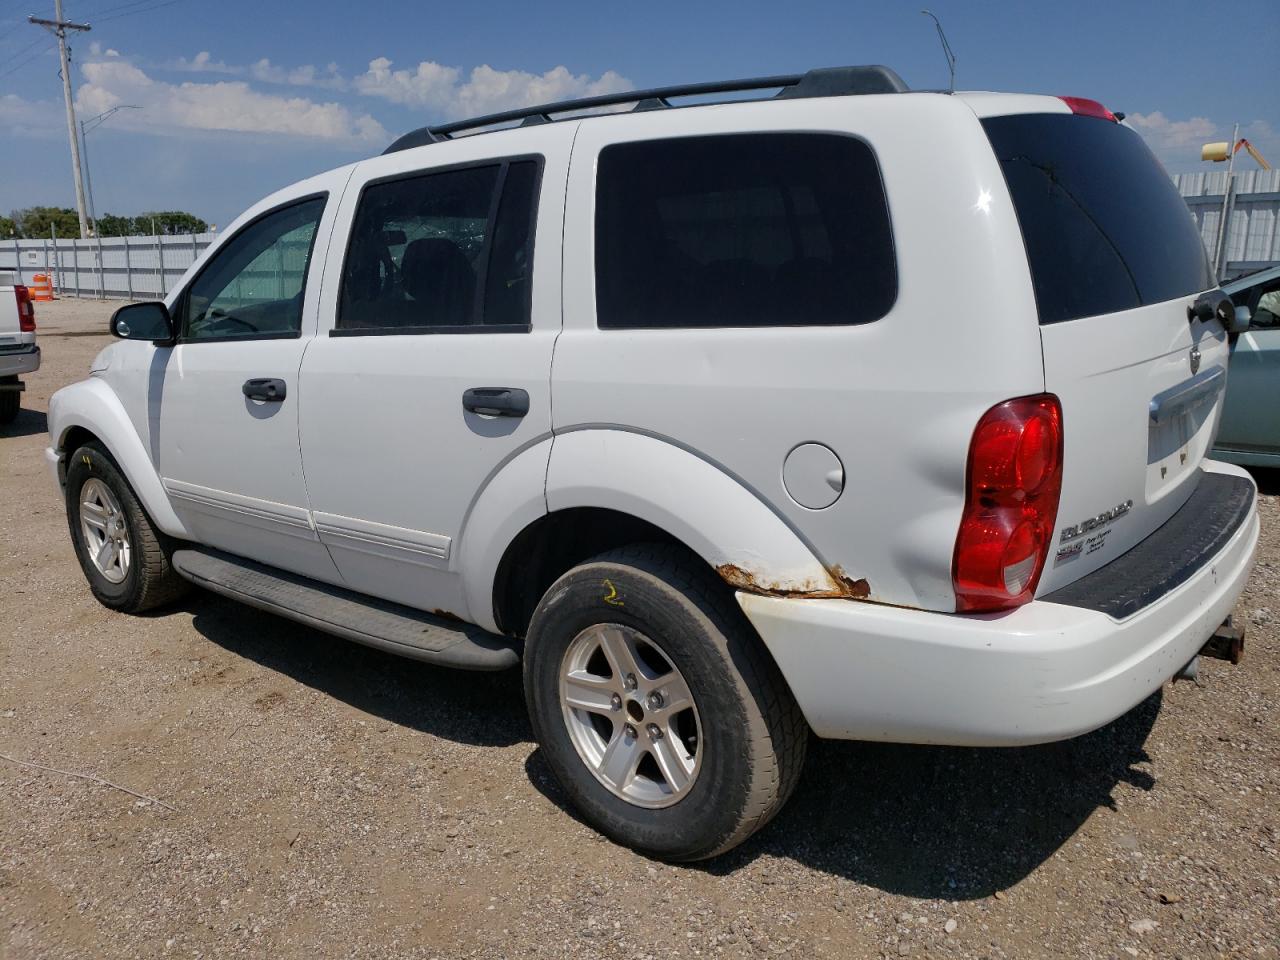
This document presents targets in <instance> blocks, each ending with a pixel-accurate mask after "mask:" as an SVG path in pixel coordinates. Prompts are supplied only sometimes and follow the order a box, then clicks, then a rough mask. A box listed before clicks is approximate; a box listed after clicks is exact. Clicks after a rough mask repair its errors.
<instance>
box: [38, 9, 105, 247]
mask: <svg viewBox="0 0 1280 960" xmlns="http://www.w3.org/2000/svg"><path fill="white" fill-rule="evenodd" d="M27 20H28V21H30V22H31V23H34V24H35V25H36V26H38V27H44V28H45V29H46V30H48V31H49V32H50V33H52V34H53V35H54V36H55V37H57V38H58V55H59V57H60V58H61V59H62V96H63V99H65V100H66V102H67V137H68V139H70V140H71V169H72V171H73V172H74V173H75V176H76V212H77V213H79V214H80V236H81V238H85V237H87V236H89V221H88V218H87V217H86V216H85V202H84V177H83V175H82V173H81V169H80V138H79V136H77V133H76V108H75V106H74V104H73V103H72V97H71V57H70V55H69V54H68V53H67V31H68V30H79V31H87V30H89V29H90V27H89V25H88V24H87V23H69V22H67V21H66V20H63V19H62V0H53V19H52V20H44V19H41V18H40V17H27Z"/></svg>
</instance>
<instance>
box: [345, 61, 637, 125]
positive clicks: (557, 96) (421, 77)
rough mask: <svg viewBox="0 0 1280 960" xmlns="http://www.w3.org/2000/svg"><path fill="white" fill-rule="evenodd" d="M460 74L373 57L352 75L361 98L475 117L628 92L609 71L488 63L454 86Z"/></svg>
mask: <svg viewBox="0 0 1280 960" xmlns="http://www.w3.org/2000/svg"><path fill="white" fill-rule="evenodd" d="M461 76H462V72H461V71H460V70H459V69H458V68H457V67H446V66H443V65H442V64H439V63H435V62H433V61H430V60H424V61H422V62H421V63H419V64H418V65H417V67H416V68H414V69H412V70H407V69H405V70H392V69H391V61H390V60H388V59H387V58H386V57H378V58H377V59H376V60H371V61H369V69H368V70H366V71H365V72H364V73H362V74H360V75H359V76H357V77H356V78H355V79H354V81H353V85H354V87H355V89H356V90H357V91H359V92H360V93H363V94H365V95H366V96H372V97H381V98H383V99H385V100H390V101H391V102H392V103H401V104H405V105H406V106H413V107H424V108H428V109H432V110H437V111H439V112H441V113H443V114H445V115H447V116H451V117H459V116H479V115H481V114H487V113H496V112H498V111H501V110H509V109H514V108H516V107H527V106H532V105H534V104H538V103H547V102H550V101H553V100H565V99H568V98H572V97H590V96H596V95H599V94H605V93H620V92H622V91H625V90H630V89H631V87H632V84H631V82H630V81H629V80H627V79H626V78H625V77H622V76H619V75H618V74H617V73H615V72H614V71H612V70H608V71H606V72H605V73H603V74H601V75H600V76H599V77H598V78H595V79H593V78H592V77H590V76H589V75H588V74H573V73H570V72H569V70H568V69H567V68H565V67H562V66H561V67H554V68H553V69H551V70H548V71H547V72H546V73H543V74H533V73H526V72H524V71H523V70H495V69H493V67H490V66H489V65H488V64H485V65H482V66H479V67H476V68H475V69H473V70H472V71H471V75H470V76H469V77H468V78H467V79H466V80H465V81H463V82H459V81H460V79H461Z"/></svg>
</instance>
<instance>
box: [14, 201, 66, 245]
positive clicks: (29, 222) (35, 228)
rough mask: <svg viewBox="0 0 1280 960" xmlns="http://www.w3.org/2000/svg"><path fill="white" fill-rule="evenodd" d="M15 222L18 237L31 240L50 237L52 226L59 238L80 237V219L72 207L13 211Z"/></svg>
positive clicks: (30, 208)
mask: <svg viewBox="0 0 1280 960" xmlns="http://www.w3.org/2000/svg"><path fill="white" fill-rule="evenodd" d="M13 220H14V222H15V223H16V224H17V227H18V236H20V237H24V238H26V239H29V240H30V239H40V240H43V239H44V238H46V237H48V236H49V227H50V225H52V226H53V227H54V229H56V230H57V231H58V236H59V237H64V238H65V237H79V236H80V218H79V217H77V216H76V212H75V210H73V209H71V208H70V207H27V208H26V209H25V210H15V211H13Z"/></svg>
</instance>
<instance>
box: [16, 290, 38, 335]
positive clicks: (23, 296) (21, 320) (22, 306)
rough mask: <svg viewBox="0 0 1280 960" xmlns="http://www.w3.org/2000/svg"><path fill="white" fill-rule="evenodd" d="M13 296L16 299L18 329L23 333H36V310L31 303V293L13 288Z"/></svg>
mask: <svg viewBox="0 0 1280 960" xmlns="http://www.w3.org/2000/svg"><path fill="white" fill-rule="evenodd" d="M13 295H14V296H15V297H17V298H18V329H19V330H21V331H22V332H23V333H35V332H36V308H35V305H34V304H32V302H31V291H30V290H28V289H27V288H26V287H23V286H15V287H14V288H13Z"/></svg>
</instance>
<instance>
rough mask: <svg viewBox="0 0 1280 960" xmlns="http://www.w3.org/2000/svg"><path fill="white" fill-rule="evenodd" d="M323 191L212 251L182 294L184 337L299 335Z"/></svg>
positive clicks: (218, 337)
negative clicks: (308, 270) (215, 251)
mask: <svg viewBox="0 0 1280 960" xmlns="http://www.w3.org/2000/svg"><path fill="white" fill-rule="evenodd" d="M324 204H325V198H324V197H315V198H313V199H311V200H305V201H303V202H302V203H296V204H293V205H292V206H288V207H284V208H282V209H280V210H276V211H273V212H272V213H269V214H267V215H266V216H264V217H261V218H259V219H258V220H255V221H254V222H253V223H251V224H249V226H247V227H245V228H244V229H243V230H242V231H240V233H238V234H237V235H236V236H235V237H233V238H232V239H231V240H229V241H228V242H227V244H226V245H225V246H224V247H223V248H222V249H221V250H219V251H218V252H217V254H215V255H214V257H213V259H212V260H210V261H209V263H208V264H207V265H206V266H205V267H204V269H203V270H201V272H200V274H199V275H198V276H197V277H196V279H195V280H194V281H193V282H192V284H191V286H190V287H189V288H188V289H187V292H186V294H185V295H184V297H183V305H182V307H181V312H182V315H183V322H182V325H181V329H182V336H183V339H184V340H225V339H229V338H253V337H279V336H296V335H297V334H298V333H299V332H300V331H301V330H302V296H303V291H304V290H305V288H306V280H307V268H308V267H309V266H310V263H311V248H312V245H313V241H314V240H315V234H316V227H317V225H318V224H319V223H320V215H321V214H322V213H323V212H324Z"/></svg>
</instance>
